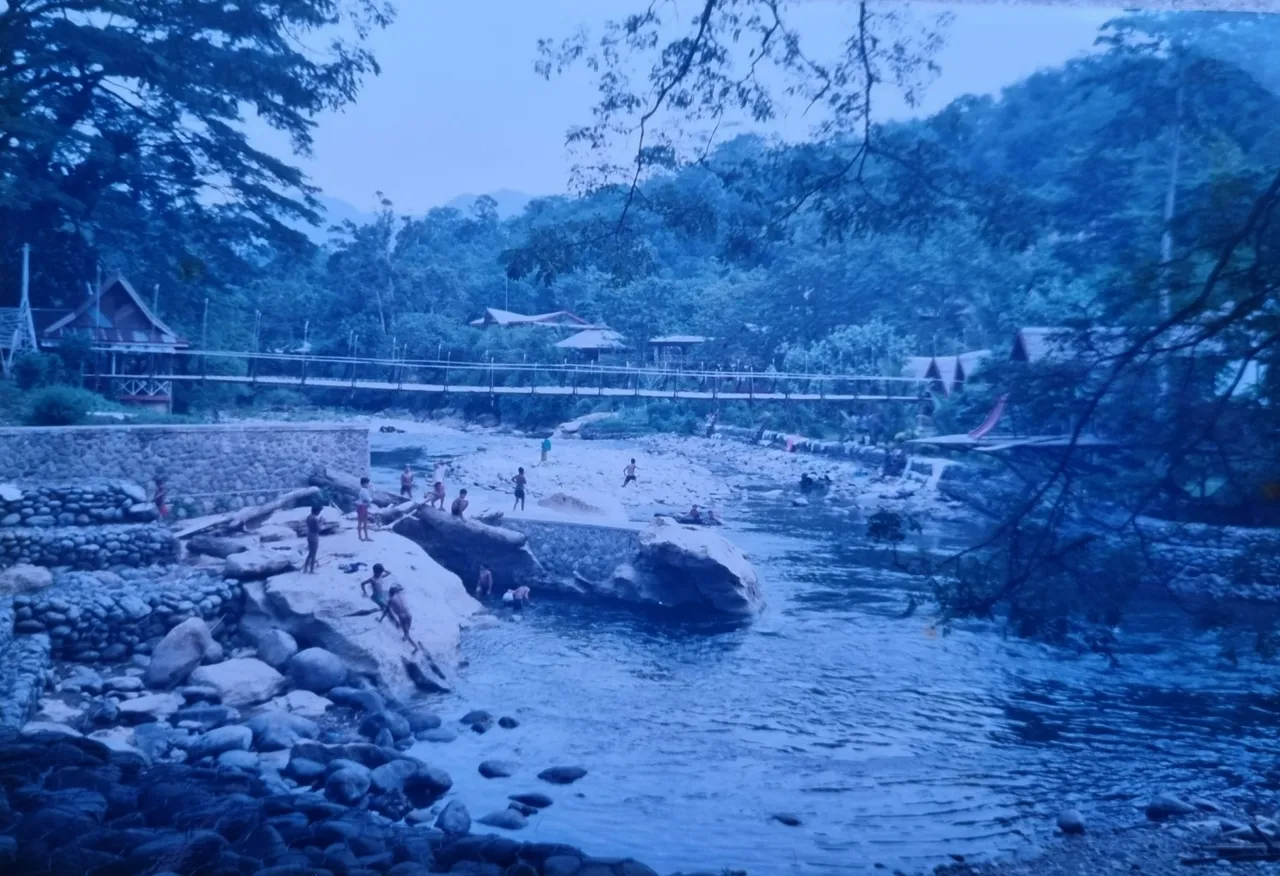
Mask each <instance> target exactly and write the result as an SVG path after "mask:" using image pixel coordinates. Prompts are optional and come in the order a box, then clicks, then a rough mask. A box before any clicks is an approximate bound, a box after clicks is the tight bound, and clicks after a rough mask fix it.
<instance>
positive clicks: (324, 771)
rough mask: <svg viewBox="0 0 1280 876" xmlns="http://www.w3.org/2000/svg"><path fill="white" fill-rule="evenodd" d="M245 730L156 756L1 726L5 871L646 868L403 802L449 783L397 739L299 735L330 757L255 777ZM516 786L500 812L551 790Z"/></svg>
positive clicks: (513, 874)
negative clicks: (376, 802) (171, 758)
mask: <svg viewBox="0 0 1280 876" xmlns="http://www.w3.org/2000/svg"><path fill="white" fill-rule="evenodd" d="M251 735H252V731H251V729H250V728H249V727H248V726H244V725H225V726H223V727H221V728H218V729H214V730H210V731H208V732H206V733H204V734H202V735H201V736H200V737H199V740H200V741H199V742H197V743H193V744H192V745H191V746H189V747H188V748H187V754H188V755H192V756H190V757H189V762H182V763H176V762H168V763H151V762H149V759H148V758H147V756H146V755H144V754H140V753H139V752H136V751H130V750H125V749H122V748H120V747H118V746H112V745H109V744H107V743H106V742H103V741H101V740H97V739H91V738H87V737H84V736H81V735H79V734H77V733H75V732H74V731H70V730H67V729H65V728H62V727H57V726H50V727H41V726H30V727H28V728H26V729H25V730H24V731H22V732H21V733H16V732H14V731H7V732H5V733H3V734H0V830H3V833H0V872H5V873H15V874H17V873H21V874H24V876H68V874H86V876H89V874H145V873H177V874H228V876H230V874H233V873H236V874H258V876H294V874H307V876H327V874H348V876H355V874H372V873H380V874H389V876H416V874H427V873H468V874H485V876H573V874H578V876H646V874H653V871H652V870H650V869H649V868H648V867H645V866H644V865H643V864H640V863H638V862H635V861H631V860H621V861H619V860H613V859H601V858H592V857H591V856H589V855H587V854H586V853H584V852H582V851H581V850H579V849H576V848H573V847H570V846H564V845H557V844H553V843H537V842H532V843H521V842H517V841H515V840H511V839H507V838H505V837H499V836H493V835H484V834H480V835H473V834H471V833H470V826H471V825H470V817H469V816H468V815H467V813H466V812H465V810H464V809H463V808H462V807H460V806H459V805H457V804H449V805H447V806H445V807H443V808H442V809H441V811H440V813H439V815H436V814H435V813H434V812H432V811H431V810H424V809H406V811H405V812H403V813H402V812H400V811H399V809H400V808H406V807H409V806H411V805H412V802H411V801H416V802H420V803H423V804H424V805H429V804H430V803H431V802H432V801H434V800H436V799H438V798H439V797H440V796H441V795H442V794H443V793H445V792H446V791H447V790H448V788H449V784H450V781H449V778H448V776H446V775H444V774H443V773H440V772H439V771H435V770H432V769H431V768H430V767H428V766H426V765H425V764H422V763H420V762H418V761H416V760H413V759H410V758H406V757H404V756H403V755H401V754H399V753H398V752H397V751H395V750H387V749H382V748H378V747H377V746H373V745H368V744H348V745H345V746H338V747H334V746H324V745H322V744H320V743H309V744H303V745H302V746H301V747H302V748H303V751H304V753H307V754H310V755H312V756H315V757H330V756H332V759H331V760H329V761H328V762H327V763H325V762H322V761H308V762H307V763H305V765H304V763H303V762H304V761H306V760H307V759H306V758H302V757H300V756H299V757H296V758H294V759H293V760H291V762H295V761H296V762H297V764H298V766H297V768H296V769H294V770H292V775H294V776H298V777H299V779H298V780H294V779H280V778H277V777H276V776H274V775H272V774H269V773H268V774H262V775H259V774H257V771H256V769H255V768H254V767H253V766H251V765H250V763H249V761H250V760H251V759H255V758H254V755H252V753H251V752H248V751H246V750H245V748H244V747H241V746H240V745H239V743H241V742H244V741H245V740H246V739H247V738H249V737H250V736H251ZM257 738H259V737H255V739H257ZM218 749H221V753H220V754H216V757H215V752H217V750H218ZM305 770H312V771H313V772H314V773H315V775H314V776H310V777H305V776H303V773H304V771H305ZM325 776H327V778H323V779H322V778H321V777H325ZM369 787H373V788H375V789H377V793H378V794H379V795H380V796H381V797H382V798H388V797H394V798H395V799H396V800H397V801H400V800H403V801H404V803H403V806H400V807H398V808H397V809H396V810H395V811H393V812H392V813H391V814H390V815H389V814H387V812H386V811H385V808H386V807H383V809H384V811H379V809H377V808H374V807H361V806H357V805H353V803H354V802H356V801H353V800H351V795H352V792H353V789H360V788H369ZM317 788H322V790H316V789H317ZM401 789H407V790H401ZM517 796H520V797H523V798H524V799H526V800H528V801H529V802H527V803H525V802H519V801H516V800H513V801H512V806H513V807H519V809H511V810H508V811H510V812H512V813H513V814H514V815H515V816H517V817H523V816H522V815H520V812H522V811H524V810H526V809H535V810H536V808H537V806H547V805H551V802H552V801H551V798H550V797H547V796H545V795H543V794H541V793H531V794H527V795H517ZM393 815H394V816H396V817H392V816H393ZM431 824H434V825H435V826H430V825H431Z"/></svg>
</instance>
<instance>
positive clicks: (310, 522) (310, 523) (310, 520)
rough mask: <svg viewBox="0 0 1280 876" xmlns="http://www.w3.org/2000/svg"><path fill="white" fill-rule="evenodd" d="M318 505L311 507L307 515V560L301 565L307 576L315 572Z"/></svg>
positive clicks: (318, 540) (318, 537) (318, 534)
mask: <svg viewBox="0 0 1280 876" xmlns="http://www.w3.org/2000/svg"><path fill="white" fill-rule="evenodd" d="M321 510H322V509H321V507H320V506H319V505H312V506H311V513H310V514H308V515H307V559H306V562H304V563H303V564H302V571H303V572H305V573H306V574H308V575H314V574H315V572H316V553H317V552H318V551H319V550H320V511H321Z"/></svg>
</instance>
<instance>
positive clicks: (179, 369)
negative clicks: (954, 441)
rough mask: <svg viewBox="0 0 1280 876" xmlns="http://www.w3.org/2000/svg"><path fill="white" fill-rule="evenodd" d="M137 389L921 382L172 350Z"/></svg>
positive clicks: (144, 364) (743, 395) (903, 393)
mask: <svg viewBox="0 0 1280 876" xmlns="http://www.w3.org/2000/svg"><path fill="white" fill-rule="evenodd" d="M100 376H101V377H109V378H110V379H111V380H113V381H115V382H117V383H122V382H132V384H135V386H134V389H135V390H136V391H137V393H139V394H150V395H166V396H167V395H169V394H170V393H171V391H172V387H173V386H174V385H176V384H192V383H221V384H241V385H249V386H260V387H283V388H292V389H302V388H308V387H310V388H314V389H325V390H346V391H357V390H359V391H367V392H406V393H431V394H449V393H458V394H466V393H470V394H488V395H494V396H525V395H527V396H582V397H606V398H652V399H691V400H700V401H748V402H754V401H760V402H917V401H919V400H921V399H922V398H924V397H927V395H928V393H929V389H930V385H931V382H930V381H929V380H927V379H920V378H914V377H885V376H868V375H861V374H816V373H815V374H809V373H788V372H776V371H750V370H736V369H735V370H725V369H720V368H716V369H708V368H705V367H703V368H696V369H686V368H660V367H644V366H629V365H600V364H574V363H562V364H548V363H533V362H496V361H490V362H458V361H453V360H450V359H443V360H408V359H371V358H361V357H350V356H315V355H310V354H299V353H266V352H234V351H227V350H177V351H175V352H173V353H172V354H171V355H165V356H159V355H156V356H148V357H141V361H140V362H135V364H134V367H131V368H130V369H129V373H127V374H122V373H114V374H110V375H106V374H103V375H100Z"/></svg>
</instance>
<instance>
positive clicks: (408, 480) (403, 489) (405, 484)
mask: <svg viewBox="0 0 1280 876" xmlns="http://www.w3.org/2000/svg"><path fill="white" fill-rule="evenodd" d="M400 495H401V496H404V497H405V498H406V499H412V498H413V469H411V468H409V464H408V463H407V462H406V463H405V466H404V471H402V472H400Z"/></svg>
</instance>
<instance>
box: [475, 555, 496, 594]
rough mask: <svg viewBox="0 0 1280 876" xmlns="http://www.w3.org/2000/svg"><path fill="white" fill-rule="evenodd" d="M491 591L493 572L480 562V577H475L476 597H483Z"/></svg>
mask: <svg viewBox="0 0 1280 876" xmlns="http://www.w3.org/2000/svg"><path fill="white" fill-rule="evenodd" d="M492 591H493V572H491V571H489V567H488V566H486V565H485V564H484V563H481V564H480V577H479V578H477V579H476V599H485V598H487V597H488V596H489V594H490V593H491V592H492Z"/></svg>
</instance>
